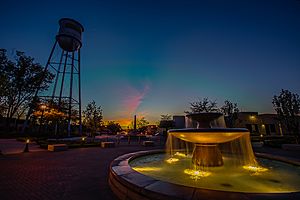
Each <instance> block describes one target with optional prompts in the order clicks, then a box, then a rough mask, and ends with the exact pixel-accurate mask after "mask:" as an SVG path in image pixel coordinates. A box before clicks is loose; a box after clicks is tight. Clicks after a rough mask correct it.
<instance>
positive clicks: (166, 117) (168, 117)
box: [160, 114, 172, 121]
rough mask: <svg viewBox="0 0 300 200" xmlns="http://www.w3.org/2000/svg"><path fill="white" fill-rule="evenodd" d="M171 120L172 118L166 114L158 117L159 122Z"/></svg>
mask: <svg viewBox="0 0 300 200" xmlns="http://www.w3.org/2000/svg"><path fill="white" fill-rule="evenodd" d="M171 119H172V116H171V115H169V114H166V115H161V116H160V120H161V121H162V120H171Z"/></svg>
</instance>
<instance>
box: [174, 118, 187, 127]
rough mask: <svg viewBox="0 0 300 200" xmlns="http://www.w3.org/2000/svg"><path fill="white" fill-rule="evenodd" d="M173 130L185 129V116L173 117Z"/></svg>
mask: <svg viewBox="0 0 300 200" xmlns="http://www.w3.org/2000/svg"><path fill="white" fill-rule="evenodd" d="M173 121H174V128H175V129H180V128H185V116H179V115H178V116H173Z"/></svg>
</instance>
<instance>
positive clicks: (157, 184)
mask: <svg viewBox="0 0 300 200" xmlns="http://www.w3.org/2000/svg"><path fill="white" fill-rule="evenodd" d="M160 153H164V151H161V150H159V151H157V150H156V151H143V152H136V153H130V154H126V155H123V156H120V157H118V158H116V159H115V160H114V161H113V162H112V163H111V166H110V173H109V185H110V187H111V189H112V191H113V192H114V193H115V194H116V196H117V197H118V198H119V199H145V200H146V199H224V197H226V199H241V200H246V199H247V200H248V199H270V200H271V199H272V200H273V199H274V198H276V199H300V193H299V188H298V189H297V188H295V189H294V191H288V192H287V191H285V192H284V191H282V192H270V191H266V192H261V189H260V190H259V191H260V192H255V190H254V191H252V192H245V191H244V192H243V191H222V190H218V189H210V188H205V187H196V186H190V185H188V184H185V185H183V184H178V183H173V182H170V181H166V180H162V179H158V178H154V177H152V176H149V175H146V173H147V171H148V172H149V171H159V170H160V167H159V165H154V166H150V165H149V166H148V167H146V168H145V169H144V170H142V171H143V172H142V171H140V172H138V171H136V170H134V169H133V167H132V166H131V164H132V162H134V161H135V160H136V159H142V158H143V157H145V156H149V155H159V154H160ZM263 156H264V157H265V158H267V157H268V155H266V154H264V155H263ZM274 159H276V157H274V156H272V160H273V161H272V160H269V162H275V161H274ZM279 159H280V158H279ZM144 161H145V162H149V161H150V160H149V159H148V158H147V157H146V160H144ZM285 162H289V161H288V160H285ZM276 163H277V162H276ZM280 163H281V164H282V165H284V166H285V165H288V166H291V165H290V164H287V163H282V162H280ZM291 163H292V164H293V165H296V166H294V167H297V168H298V169H299V166H300V163H297V162H295V161H294V162H291ZM168 168H169V169H170V168H173V167H170V166H169V167H168ZM296 176H298V177H294V178H295V180H299V173H298V175H296ZM177 179H180V178H179V177H178V178H177ZM278 179H280V180H281V177H278ZM242 182H243V180H241V183H242ZM298 182H299V181H298ZM274 184H276V183H274ZM299 185H300V184H299ZM254 186H256V187H257V185H254ZM224 187H227V186H226V185H224ZM258 187H259V186H258Z"/></svg>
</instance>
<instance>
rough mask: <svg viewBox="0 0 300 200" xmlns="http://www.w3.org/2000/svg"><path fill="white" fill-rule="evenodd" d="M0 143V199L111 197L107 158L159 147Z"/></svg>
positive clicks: (290, 155)
mask: <svg viewBox="0 0 300 200" xmlns="http://www.w3.org/2000/svg"><path fill="white" fill-rule="evenodd" d="M3 143H4V141H3V140H2V143H1V142H0V144H1V145H2V149H4V150H3V151H2V152H8V154H5V155H1V156H0V199H1V200H8V199H9V200H11V199H22V200H25V199H28V200H29V199H30V200H34V199H38V200H41V199H45V200H47V199H56V200H57V199H68V200H73V199H98V200H99V199H101V200H106V199H107V200H113V199H116V197H115V196H114V194H113V193H112V192H111V190H110V188H109V185H108V181H107V179H108V168H109V165H110V163H111V161H112V160H113V159H114V158H116V157H118V156H120V155H122V154H125V153H129V152H135V151H140V150H151V149H159V148H163V147H162V146H156V147H144V146H141V145H139V144H130V145H128V144H125V143H124V144H121V145H119V146H116V147H115V148H106V149H103V148H100V147H91V148H77V149H69V150H68V151H63V152H48V151H45V150H43V149H38V148H37V146H36V145H34V144H30V151H31V152H29V153H20V152H21V151H22V149H23V147H24V146H23V145H24V143H18V142H15V141H13V140H11V141H9V143H8V144H7V145H6V146H5V145H3ZM255 151H256V152H263V153H270V154H275V155H280V156H284V157H288V158H291V159H293V160H297V161H300V158H299V153H298V152H290V151H284V150H281V149H273V148H265V147H264V148H256V149H255ZM9 152H10V153H9ZM13 152H19V153H13Z"/></svg>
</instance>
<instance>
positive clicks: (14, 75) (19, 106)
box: [0, 49, 54, 127]
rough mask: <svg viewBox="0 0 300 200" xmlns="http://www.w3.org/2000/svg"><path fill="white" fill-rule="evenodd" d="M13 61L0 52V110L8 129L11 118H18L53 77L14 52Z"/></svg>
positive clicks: (45, 88) (39, 66) (30, 58)
mask: <svg viewBox="0 0 300 200" xmlns="http://www.w3.org/2000/svg"><path fill="white" fill-rule="evenodd" d="M15 61H16V62H13V61H10V60H9V59H8V58H7V55H6V50H4V49H1V50H0V65H1V67H0V70H1V71H0V74H1V77H0V79H1V84H0V93H1V108H2V112H3V113H5V115H6V119H7V126H8V127H9V125H10V122H11V119H12V118H13V117H18V118H19V117H20V116H21V115H22V114H23V113H24V112H25V110H27V108H28V106H29V104H30V103H31V102H32V100H33V98H34V96H35V92H36V91H37V89H39V91H40V92H43V91H45V90H47V89H48V87H49V84H50V83H51V82H52V80H53V78H54V75H53V74H52V73H50V72H49V71H45V70H44V68H43V67H42V66H41V65H40V64H39V63H36V62H35V61H34V58H32V57H30V56H26V55H25V54H24V52H20V51H16V56H15Z"/></svg>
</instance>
